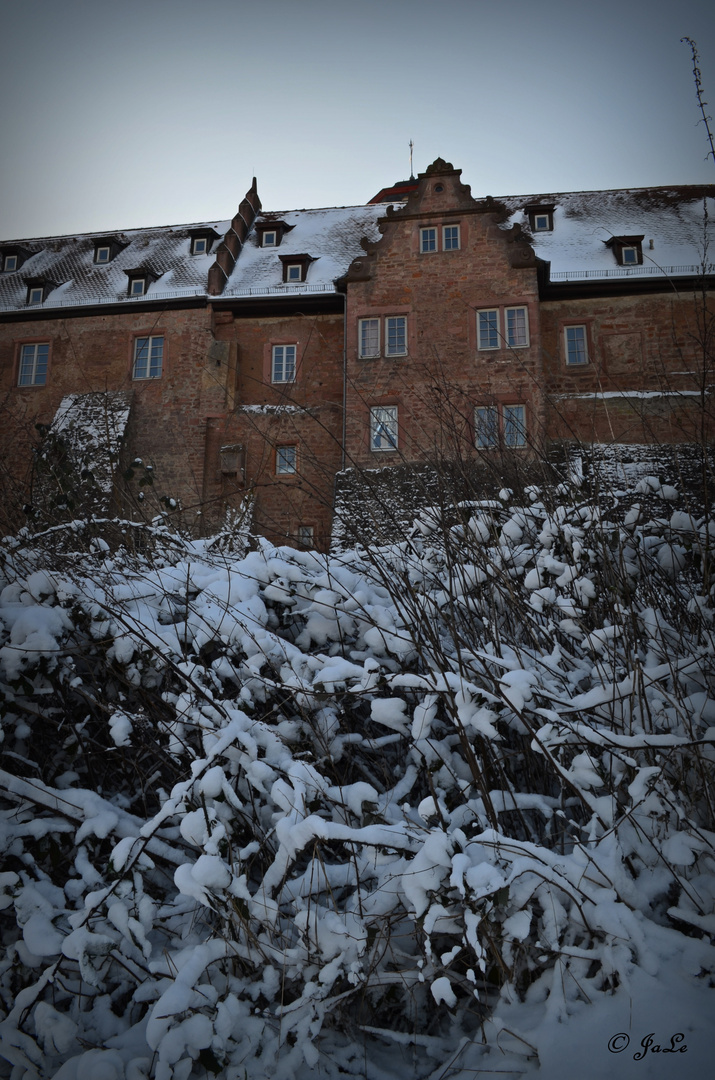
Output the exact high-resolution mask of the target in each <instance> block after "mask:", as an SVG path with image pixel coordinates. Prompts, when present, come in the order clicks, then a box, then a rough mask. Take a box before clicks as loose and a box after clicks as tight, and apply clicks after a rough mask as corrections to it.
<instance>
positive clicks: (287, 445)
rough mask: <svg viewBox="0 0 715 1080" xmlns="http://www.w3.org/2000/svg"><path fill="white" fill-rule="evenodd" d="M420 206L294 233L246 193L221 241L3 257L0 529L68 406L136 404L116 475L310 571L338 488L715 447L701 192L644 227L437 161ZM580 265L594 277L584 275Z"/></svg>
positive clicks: (86, 243) (661, 206) (643, 214)
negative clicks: (338, 480) (699, 234)
mask: <svg viewBox="0 0 715 1080" xmlns="http://www.w3.org/2000/svg"><path fill="white" fill-rule="evenodd" d="M407 190H408V191H409V196H408V198H407V201H406V202H405V203H404V204H400V205H399V206H397V205H387V206H380V205H375V204H371V205H369V206H368V207H365V208H344V209H343V210H336V211H304V212H293V213H292V214H291V215H282V216H281V215H270V214H261V207H260V201H259V199H258V196H257V192H256V190H255V185H254V187H253V188H252V189H251V191H249V193H248V194H247V196H246V198H245V199H244V200H243V202H242V203H241V206H240V207H239V211H238V213H237V215H236V216H235V217H234V218H233V220H232V221H231V222H227V223H222V225H221V228H219V224H218V223H215V224H213V225H211V226H201V227H198V226H194V227H185V229H184V230H183V232H182V231H181V230H179V229H177V230H153V231H152V234H151V236H148V237H147V236H142V237H139V236H135V235H134V234H118V235H117V236H113V237H112V238H109V239H107V240H106V241H105V240H104V239H103V238H97V237H85V238H78V239H77V240H76V241H75V239H74V238H60V240H59V241H52V242H50V241H27V242H21V243H17V242H16V243H10V244H5V245H0V257H1V258H2V259H3V263H2V273H1V274H0V305H1V306H0V378H1V379H2V387H1V390H0V392H1V393H2V401H3V419H2V425H1V429H0V453H1V454H2V461H3V463H4V470H5V480H6V490H5V496H4V501H5V505H6V510H7V511H8V517H9V518H10V519H13V520H14V523H15V524H17V523H18V521H20V520H21V517H19V516H18V514H19V507H20V506H22V504H30V503H31V502H32V490H31V479H32V475H31V474H32V468H31V467H32V447H33V445H35V444H36V443H37V438H38V435H37V425H45V426H49V425H51V424H52V421H53V418H54V416H55V414H56V412H57V409H58V407H59V405H60V402H61V401H62V400H63V398H65V397H66V395H68V394H78V393H79V394H87V393H90V392H102V391H117V390H122V391H126V392H129V393H130V394H131V412H130V420H129V424H128V426H127V429H126V437H125V457H126V458H127V460H130V459H133V458H135V457H139V458H141V459H142V461H143V462H144V463H145V464H146V463H151V465H152V467H153V475H154V477H155V483H154V494H155V495H158V494H165V495H167V496H170V497H171V498H172V499H174V500H175V502H176V503H177V504H178V505H179V506H180V507H181V513H182V514H183V517H184V521H185V522H186V523H187V524H188V525H189V526H190V527H192V528H194V529H195V530H197V531H202V530H206V529H208V528H210V527H214V526H215V524H216V523H217V522H218V521H219V520H220V519H221V517H222V516H223V514H224V513H225V511H226V509H227V508H231V507H233V508H238V507H240V506H241V505H242V504H243V503H244V501H245V500H246V499H247V498H250V500H251V502H252V504H253V507H254V527H255V529H256V531H258V532H260V533H262V534H263V535H266V536H268V537H269V538H270V539H271V540H273V541H275V542H289V543H304V544H310V543H313V544H315V546H317V547H319V548H326V547H327V546H328V544H329V540H330V529H331V506H332V500H333V486H334V481H335V476H336V473H338V472H339V470H341V469H344V468H345V467H350V466H359V467H361V468H371V469H372V468H381V467H383V466H387V465H391V464H394V463H396V462H403V461H408V462H410V461H422V460H426V459H429V458H430V457H432V456H434V455H435V454H438V455H446V456H450V455H452V454H460V455H466V456H469V455H470V454H471V455H477V454H487V455H488V454H490V453H491V452H493V451H496V450H499V451H502V452H503V451H504V450H507V451H508V452H509V453H514V454H516V455H517V456H519V455H522V456H523V455H528V454H530V453H533V452H539V451H541V450H542V449H543V448H545V447H547V446H548V444H549V443H551V442H553V441H554V440H581V441H585V442H592V441H596V442H633V443H638V442H651V441H656V440H657V441H665V442H693V441H700V440H702V438H703V437H705V438H709V437H710V436H711V434H712V432H711V429H710V428H709V425H710V424H711V420H710V419H709V412H708V408H707V404H708V399H709V395H710V392H711V384H712V383H713V379H712V339H713V323H714V320H713V306H712V300H711V293H710V292H709V289H710V286H711V284H712V280H713V274H712V267H708V265H707V258H705V261H704V264H703V268H702V269H703V271H704V272H703V273H699V272H698V256H697V252H695V251H694V249H693V241H692V238H691V237H685V238H679V237H678V236H677V235H676V232H677V227H678V222H679V221H681V218H682V207H683V205H686V204H687V206H688V207H690V208H691V210H692V208H693V206H694V205H695V204H696V203H697V201H698V200H700V201H701V202H702V199H703V198H706V197H707V196H708V194H709V195H710V196H711V195H712V192H710V193H708V192H707V191H701V190H700V189H698V191H697V192H695V191H694V189H679V191H680V194H679V195H676V194H674V193H673V192H669V193H668V194H667V198H666V196H665V195H663V193H662V192H661V193H658V194H657V197H656V196H653V197H652V198H651V196H652V193H636V195H637V196H638V197H637V198H636V196H634V195H633V194H632V193H624V194H625V195H628V196H629V197H630V200H631V201H630V203H627V208H628V212H629V213H631V215H635V217H637V219H638V220H637V221H636V220H635V218H634V220H633V223H631V219H630V218H628V219H627V218H626V217H625V214H626V210H624V203H623V200H621V202H620V203H618V202H616V201H614V198H613V197H615V196H616V195H619V194H623V193H586V195H584V196H583V197H582V198H581V201H578V197H575V196H571V197H569V198H571V200H572V202H571V203H570V204H569V203H568V201H567V197H559V196H553V197H552V196H549V197H546V196H545V197H542V198H540V199H539V198H536V197H532V198H531V199H528V198H527V199H526V200H524V199H521V200H519V199H516V197H512V198H507V199H503V200H494V199H475V198H473V197H472V195H471V193H470V189H469V188H468V187H467V186H465V185H464V184H462V183H461V180H460V172H459V170H455V169H453V168H452V167H451V166H450V165H448V164H447V163H445V162H442V161H439V160H438V161H437V162H435V163H434V165H432V166H431V167H430V168H429V169H428V170H427V172H426V173H424V174H422V175H421V176H420V177H419V178H418V181H415V182H414V183H412V184H410V185H407ZM599 194H602V195H603V196H604V198H603V200H602V201H603V203H604V206H605V210H604V217H603V220H604V222H605V224H604V226H603V228H602V235H598V236H597V237H596V240H595V241H594V240H593V237H594V233H595V229H594V226H593V220H592V219H593V214H594V213H595V211H594V209H593V207H594V206H596V207H597V206H598V205H599V203H598V198H597V197H598V196H599ZM646 195H647V197H646ZM587 196H588V197H587ZM559 199H561V201H562V202H563V203H564V206H565V209H563V213H562V207H561V204H560V203H559V202H558V200H559ZM589 200H590V201H589ZM649 200H650V201H649ZM569 206H571V210H570V211H569ZM634 207H635V209H634ZM711 213H712V211H711ZM589 214H590V215H591V218H590V219H589V218H588V215H589ZM609 214H610V215H611V217H610V218H609ZM668 214H670V216H667V215H668ZM694 214H695V211H693V215H694ZM311 215H312V216H311ZM331 215H332V216H331ZM361 215H362V216H361ZM370 215H371V216H370ZM560 215H562V216H560ZM619 215H620V216H619ZM638 215H640V216H638ZM611 219H613V221H612V224H610V225H609V221H610V220H611ZM641 221H645V222H646V223H647V225H650V224H651V223H652V227H653V233H654V235H655V239H653V238H648V237H647V236H646V234H645V233H644V234H643V235H640V234H639V233H637V228H638V223H639V222H641ZM579 223H583V228H582V229H581V231H580V232H579V231H578V226H579ZM614 224H615V227H616V228H618V230H619V231H618V234H616V233H615V229H614V227H613V225H614ZM683 228H684V226H683ZM365 232H367V233H368V234H369V235H368V238H367V239H366V240H363V241H362V246H361V245H360V241H361V239H362V236H363V235H364V234H365ZM165 233H171V237H170V240H171V245H173V246H169V240H168V239H167V237H166V236H165V235H164V234H165ZM221 235H223V239H220V237H221ZM560 236H563V238H564V239H563V241H560V240H559V237H560ZM681 240H682V243H681ZM70 241H71V243H70ZM197 241H198V243H197ZM559 243H561V246H560V247H559ZM678 243H680V245H681V246H680V247H678ZM579 244H580V245H581V247H580V248H579V246H578V245H579ZM586 244H591V245H592V250H593V255H592V260H593V266H592V267H590V265H584V266H582V267H579V265H576V266H575V268H574V267H572V266H571V264H569V263H568V259H569V258H570V259H571V260H572V261H573V260H574V259H576V258H578V259H581V261H582V262H587V257H590V256H587V254H584V252H587V250H588V251H591V248H589V249H587V248H586V246H585V245H586ZM688 244H689V245H690V249H692V250H691V256H690V261H689V262H685V261H684V258H685V257H684V256H683V254H682V250H685V248H686V247H687V245H688ZM72 245H74V246H72ZM152 245H153V246H152ZM104 248H106V249H107V252H108V254H107V255H106V256H105V254H104V250H103V249H104ZM134 248H136V249H137V252H136V253H134V250H133V249H134ZM214 248H215V250H212V249H214ZM68 251H69V254H68ZM140 251H144V252H145V254H144V255H143V256H142V255H141V254H140ZM575 251H577V252H578V255H577V256H575V255H574V254H573V253H574V252H575ZM651 251H653V252H655V255H654V256H653V257H652V258H651V256H650V254H649V252H651ZM53 252H59V254H57V255H56V256H55V255H53ZM564 252H565V253H566V254H565V255H563V253H564ZM672 252H676V253H677V257H678V258H679V259H680V262H679V263H678V264H677V265H676V266H674V267H671V268H670V270H669V269H668V268H663V266H662V265H660V264H659V263H658V258H659V257H660V258H663V257H664V256H665V255H666V254H668V255H670V259H671V263H672V261H673V259H674V258H675V257H676V255H673V254H672ZM83 253H84V254H83ZM115 253H116V254H115ZM562 255H563V258H564V259H565V260H566V261H565V263H564V265H565V266H566V269H565V270H563V271H558V270H557V271H556V272H555V271H554V269H553V267H554V265H556V266H557V267H558V265H559V264H558V262H556V263H555V264H554V262H553V261H552V260H555V259H556V260H557V259H558V258H561V257H562ZM142 258H143V260H144V261H143V262H142ZM43 259H44V260H45V261H44V263H43V261H42V260H43ZM53 259H54V260H55V261H54V262H53V261H52V260H53ZM61 259H64V262H62V261H61ZM82 259H84V262H82ZM122 259H123V260H124V262H123V264H122V265H121V266H120V262H121V260H122ZM202 259H203V260H204V261H203V262H202V261H201V260H202ZM13 260H15V261H13ZM31 260H32V264H31ZM638 260H640V261H638ZM105 261H107V262H111V263H112V266H111V267H110V270H111V274H110V271H109V270H107V269H106V266H103V262H105ZM18 262H19V263H20V265H19V266H18V265H17V263H18ZM35 264H37V266H39V269H36V267H35ZM43 266H44V267H45V268H46V269H45V270H44V271H43V269H42V268H43ZM78 267H79V269H77V268H78ZM83 267H84V269H82V268H83ZM105 270H106V273H105V276H104V277H102V274H103V272H104V271H105ZM83 274H84V277H82V275H83ZM192 274H193V278H192V277H191V275H192ZM43 275H44V276H43ZM71 275H74V276H71ZM111 275H113V276H111ZM182 275H183V276H182ZM271 275H273V276H271ZM61 277H62V278H63V280H62V281H59V280H58V279H59V278H61ZM110 278H111V282H113V284H111V285H110ZM127 280H128V285H127V289H128V293H127V294H126V295H125V293H124V292H122V293H121V294H120V292H119V291H117V290H119V289H121V290H124V288H125V285H124V283H125V282H126V281H127ZM137 280H139V281H140V282H141V285H140V286H137V285H136V284H135V282H136V281H137ZM90 281H91V282H92V289H94V292H92V291H91V290H90V286H89V284H88V283H89V282H90ZM36 282H40V285H37V284H34V283H36ZM103 282H104V284H103ZM118 282H119V284H117V283H118ZM177 282H178V283H179V287H178V288H174V289H173V291H172V289H171V288H168V287H165V284H164V283H166V284H169V283H171V284H173V283H177ZM5 286H7V290H6V293H7V295H5V294H3V292H2V288H3V287H5ZM11 286H13V287H14V288H15V292H14V293H13V292H12V291H11ZM33 288H34V289H37V288H41V289H42V290H44V291H43V295H42V298H41V300H39V298H38V296H37V295H31V293H32V289H33ZM73 288H74V289H75V292H74V293H72V289H73ZM139 288H141V289H142V290H143V291H142V292H139V291H138V289H139ZM112 289H114V290H115V291H114V292H112ZM132 289H136V290H137V295H136V296H134V295H132ZM83 290H84V291H83ZM102 290H104V291H102ZM57 297H69V298H70V299H67V300H64V299H56V298H57ZM143 343H144V344H143ZM142 349H144V352H142ZM152 350H153V351H152ZM122 491H123V489H122V485H121V484H120V485H119V502H120V509H121V511H122V512H123V513H125V514H130V513H134V512H135V511H136V509H137V507H136V504H135V503H133V502H132V499H131V498H130V495H131V494H132V493H131V492H130V491H128V490H126V491H124V494H122ZM148 505H149V504H148V503H147V506H148Z"/></svg>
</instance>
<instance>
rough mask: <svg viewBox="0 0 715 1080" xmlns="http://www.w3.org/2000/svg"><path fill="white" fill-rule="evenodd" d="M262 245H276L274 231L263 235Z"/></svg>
mask: <svg viewBox="0 0 715 1080" xmlns="http://www.w3.org/2000/svg"><path fill="white" fill-rule="evenodd" d="M261 247H276V234H275V233H274V232H264V234H263V236H262V237H261Z"/></svg>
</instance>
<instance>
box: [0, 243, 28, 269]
mask: <svg viewBox="0 0 715 1080" xmlns="http://www.w3.org/2000/svg"><path fill="white" fill-rule="evenodd" d="M34 254H36V253H35V252H34V251H29V250H28V249H27V248H24V247H21V246H20V244H5V245H3V247H1V248H0V271H1V272H2V273H3V274H12V273H14V272H15V271H17V270H19V269H20V267H21V266H22V264H23V263H24V262H25V261H26V260H27V259H29V258H30V256H31V255H34Z"/></svg>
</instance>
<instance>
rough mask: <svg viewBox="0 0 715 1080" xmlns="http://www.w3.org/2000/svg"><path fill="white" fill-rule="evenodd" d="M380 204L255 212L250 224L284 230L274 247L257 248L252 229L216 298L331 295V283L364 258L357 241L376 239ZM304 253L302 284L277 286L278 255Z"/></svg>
mask: <svg viewBox="0 0 715 1080" xmlns="http://www.w3.org/2000/svg"><path fill="white" fill-rule="evenodd" d="M385 209H386V208H385V206H384V205H382V206H377V205H376V206H339V207H329V208H325V209H322V210H290V211H286V212H284V213H275V214H274V213H271V214H260V215H259V216H258V217H257V218H256V224H257V225H260V224H261V223H262V222H270V221H283V222H285V224H286V225H288V226H290V229H289V230H286V232H285V233H284V234H283V237H282V239H281V242H280V245H279V246H278V247H261V246H259V237H258V233H257V230H256V229H255V228H254V229H252V231H251V233H250V235H249V236H248V237H247V238H246V242H245V244H244V246H243V250H242V252H241V255H240V257H239V259H238V261H237V263H236V265H235V267H234V269H233V273H232V274H231V277H230V278H229V280H228V282H227V283H226V288H225V289H224V291H223V293H222V295H223V296H224V297H230V296H266V295H276V294H278V295H292V294H294V293H310V292H335V279H336V278H339V277H341V276H342V275H343V274H345V273H346V271H347V269H348V267H349V266H350V263H351V262H352V261H353V259H355V258H357V256H358V255H362V254H364V251H363V248H362V247H361V246H360V241H361V239H362V238H363V237H367V238H368V240H372V241H374V240H378V239H379V238H380V232H379V229H378V227H377V222H378V220H379V219H380V218H382V217H384V216H385ZM286 255H310V256H311V257H312V258H313V259H314V260H315V261H314V262H311V263H310V266H309V267H308V272H307V277H306V280H305V282H302V283H301V284H298V285H296V284H294V283H293V284H283V263H282V261H281V256H286Z"/></svg>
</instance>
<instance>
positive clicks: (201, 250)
mask: <svg viewBox="0 0 715 1080" xmlns="http://www.w3.org/2000/svg"><path fill="white" fill-rule="evenodd" d="M189 236H190V237H191V254H192V255H208V254H209V252H210V251H211V248H212V247H213V245H214V243H215V241H216V240H218V239H219V234H218V233H217V232H216V230H215V229H210V228H204V229H189Z"/></svg>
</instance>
